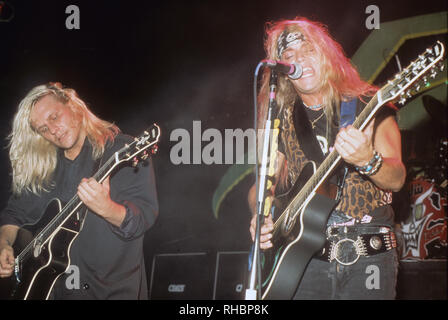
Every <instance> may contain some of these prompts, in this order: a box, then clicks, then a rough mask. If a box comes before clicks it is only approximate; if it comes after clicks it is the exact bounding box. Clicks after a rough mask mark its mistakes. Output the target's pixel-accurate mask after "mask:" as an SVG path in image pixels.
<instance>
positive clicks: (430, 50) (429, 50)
mask: <svg viewBox="0 0 448 320" xmlns="http://www.w3.org/2000/svg"><path fill="white" fill-rule="evenodd" d="M426 52H427V53H429V54H434V53H433V52H432V49H431V48H427V49H426Z"/></svg>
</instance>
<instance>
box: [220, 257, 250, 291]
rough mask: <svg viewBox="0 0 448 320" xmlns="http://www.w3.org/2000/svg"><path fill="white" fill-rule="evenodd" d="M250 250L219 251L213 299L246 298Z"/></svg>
mask: <svg viewBox="0 0 448 320" xmlns="http://www.w3.org/2000/svg"><path fill="white" fill-rule="evenodd" d="M248 255H249V254H248V252H245V251H244V252H243V251H236V252H218V254H217V256H216V272H215V285H214V291H213V299H215V300H244V297H245V288H246V280H247V266H248V260H247V259H248Z"/></svg>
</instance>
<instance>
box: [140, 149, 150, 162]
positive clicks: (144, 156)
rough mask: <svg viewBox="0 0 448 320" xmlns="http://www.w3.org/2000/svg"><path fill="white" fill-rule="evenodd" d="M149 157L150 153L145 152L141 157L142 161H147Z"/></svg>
mask: <svg viewBox="0 0 448 320" xmlns="http://www.w3.org/2000/svg"><path fill="white" fill-rule="evenodd" d="M148 157H149V155H148V152H146V151H144V152H143V154H142V156H141V158H142V160H146V159H148Z"/></svg>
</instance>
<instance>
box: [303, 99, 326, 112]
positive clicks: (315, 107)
mask: <svg viewBox="0 0 448 320" xmlns="http://www.w3.org/2000/svg"><path fill="white" fill-rule="evenodd" d="M302 102H303V101H302ZM303 105H304V106H305V107H307V108H308V109H310V110H315V111H316V110H320V109H321V108H322V104H321V103H319V104H316V105H314V106H307V105H306V104H305V102H303Z"/></svg>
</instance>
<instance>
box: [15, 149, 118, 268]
mask: <svg viewBox="0 0 448 320" xmlns="http://www.w3.org/2000/svg"><path fill="white" fill-rule="evenodd" d="M117 165H118V162H117V161H116V159H115V158H114V156H112V157H111V158H109V160H108V161H107V162H106V163H105V164H104V165H103V166H101V168H100V169H98V171H97V172H96V173H95V174H94V175H93V178H94V179H95V180H96V181H98V182H100V183H101V182H102V181H104V180H105V179H106V178H107V177H108V176H109V175H110V173H111V171H112V170H113V169H114V168H115V167H116V166H117ZM82 205H83V203H82V201H81V200H80V199H79V197H78V195H77V194H75V195H74V196H73V197H72V198H71V199H70V200H69V201H68V202H67V204H66V205H65V206H64V208H63V209H62V210H61V211H60V212H59V213H57V214H56V215H55V216H54V217H53V219H52V220H51V221H50V222H49V223H48V224H47V225H46V226H45V227H44V228H43V229H42V230H41V231H40V232H39V233H38V234H37V235H36V236H35V237H34V239H33V240H32V241H31V242H30V243H29V244H28V245H27V246H26V247H25V248H24V249H23V250H22V251H21V253H20V254H19V255H17V257H16V259H17V260H18V261H21V260H23V259H25V258H27V257H28V256H29V255H30V254H32V252H33V248H34V247H35V245H36V243H39V244H44V243H46V242H47V241H48V239H50V237H51V236H52V234H53V233H54V232H55V231H56V230H58V229H59V228H60V227H61V226H62V225H63V224H64V223H65V222H66V221H67V219H68V218H69V217H70V216H71V215H72V214H73V213H75V212H77V211H78V210H79V208H80V207H81V206H82Z"/></svg>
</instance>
